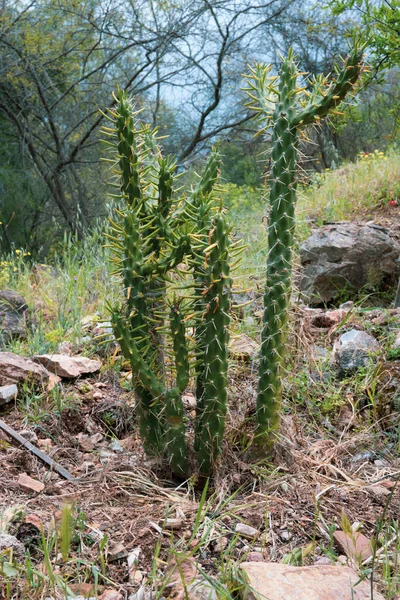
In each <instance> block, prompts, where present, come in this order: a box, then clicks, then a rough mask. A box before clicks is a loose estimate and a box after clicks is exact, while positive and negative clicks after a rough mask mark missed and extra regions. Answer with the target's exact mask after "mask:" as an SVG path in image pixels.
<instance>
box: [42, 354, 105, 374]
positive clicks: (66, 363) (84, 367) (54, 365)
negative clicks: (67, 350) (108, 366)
mask: <svg viewBox="0 0 400 600" xmlns="http://www.w3.org/2000/svg"><path fill="white" fill-rule="evenodd" d="M33 360H34V361H35V362H36V363H39V364H41V365H43V366H44V367H46V369H47V370H48V371H50V372H51V373H54V374H55V375H58V376H59V377H63V378H64V379H75V378H76V377H80V376H81V375H89V374H90V373H97V372H98V371H100V368H101V362H99V361H98V360H91V359H90V358H86V357H85V356H66V355H65V354H40V355H37V356H34V357H33Z"/></svg>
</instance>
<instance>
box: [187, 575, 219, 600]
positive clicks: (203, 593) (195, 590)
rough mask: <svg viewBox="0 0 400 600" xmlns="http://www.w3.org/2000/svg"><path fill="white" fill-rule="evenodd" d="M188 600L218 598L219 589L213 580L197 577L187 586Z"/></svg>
mask: <svg viewBox="0 0 400 600" xmlns="http://www.w3.org/2000/svg"><path fill="white" fill-rule="evenodd" d="M186 592H187V596H186V594H185V596H183V597H184V598H185V597H187V598H188V600H217V598H218V597H217V591H216V589H215V587H214V586H213V585H212V584H211V582H210V581H209V580H208V579H206V578H205V577H196V579H195V580H194V581H193V582H192V583H189V585H187V586H186Z"/></svg>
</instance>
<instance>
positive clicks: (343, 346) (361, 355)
mask: <svg viewBox="0 0 400 600" xmlns="http://www.w3.org/2000/svg"><path fill="white" fill-rule="evenodd" d="M379 350H380V346H379V344H378V342H377V341H376V339H375V338H373V337H372V335H369V334H368V333H365V331H358V330H357V329H351V331H347V332H346V333H344V334H343V335H341V336H340V338H339V340H338V341H337V342H335V344H334V346H333V358H334V361H335V363H336V365H337V366H338V367H339V368H340V369H341V370H342V371H354V370H356V369H359V368H361V367H367V366H368V364H370V362H371V360H373V357H374V355H376V354H377V353H378V352H379Z"/></svg>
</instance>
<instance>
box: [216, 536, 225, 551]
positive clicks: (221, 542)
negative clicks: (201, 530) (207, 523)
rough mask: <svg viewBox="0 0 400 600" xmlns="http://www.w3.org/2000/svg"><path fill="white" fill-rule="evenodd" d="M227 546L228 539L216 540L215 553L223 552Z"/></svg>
mask: <svg viewBox="0 0 400 600" xmlns="http://www.w3.org/2000/svg"><path fill="white" fill-rule="evenodd" d="M227 546H228V538H226V537H224V536H222V537H220V538H218V539H217V540H216V542H215V545H214V550H215V552H223V551H224V550H225V548H226V547H227Z"/></svg>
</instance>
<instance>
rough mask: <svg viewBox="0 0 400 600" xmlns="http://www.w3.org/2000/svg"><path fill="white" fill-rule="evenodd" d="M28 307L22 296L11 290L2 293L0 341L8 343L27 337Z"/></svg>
mask: <svg viewBox="0 0 400 600" xmlns="http://www.w3.org/2000/svg"><path fill="white" fill-rule="evenodd" d="M28 314H29V311H28V305H27V304H26V302H25V299H24V298H23V296H21V295H20V294H17V293H16V292H13V291H11V290H1V291H0V341H2V342H3V343H4V342H8V341H10V340H12V339H15V338H25V337H26V333H27V332H26V324H27V318H28Z"/></svg>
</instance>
